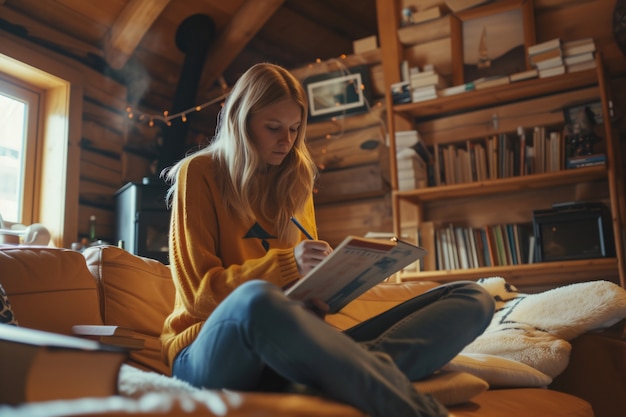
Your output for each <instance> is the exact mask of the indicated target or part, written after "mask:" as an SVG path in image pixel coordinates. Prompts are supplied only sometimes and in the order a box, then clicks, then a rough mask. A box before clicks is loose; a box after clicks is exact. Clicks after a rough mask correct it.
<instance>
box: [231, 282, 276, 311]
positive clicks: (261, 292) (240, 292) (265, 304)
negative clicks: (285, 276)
mask: <svg viewBox="0 0 626 417" xmlns="http://www.w3.org/2000/svg"><path fill="white" fill-rule="evenodd" d="M231 297H234V298H235V299H236V300H237V304H238V308H239V309H241V310H245V311H247V313H248V316H249V317H259V316H267V315H268V314H269V313H270V312H271V311H274V310H276V309H279V308H280V304H281V300H282V299H284V295H283V292H282V291H281V290H280V288H278V287H276V286H275V285H274V284H271V283H269V282H267V281H263V280H254V281H248V282H246V283H244V284H242V285H240V286H239V287H237V289H236V290H235V291H234V292H233V293H232V294H231Z"/></svg>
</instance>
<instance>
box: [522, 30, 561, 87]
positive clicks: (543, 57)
mask: <svg viewBox="0 0 626 417" xmlns="http://www.w3.org/2000/svg"><path fill="white" fill-rule="evenodd" d="M528 60H529V62H530V65H532V66H533V67H534V68H536V69H537V71H538V72H539V78H546V77H552V76H555V75H561V74H565V64H564V62H563V49H562V47H561V39H559V38H554V39H551V40H549V41H546V42H541V43H538V44H536V45H531V46H529V47H528Z"/></svg>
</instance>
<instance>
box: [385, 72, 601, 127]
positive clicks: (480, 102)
mask: <svg viewBox="0 0 626 417" xmlns="http://www.w3.org/2000/svg"><path fill="white" fill-rule="evenodd" d="M597 83H598V78H597V73H596V70H595V69H593V70H588V71H580V72H574V73H570V74H565V75H562V76H558V77H549V78H535V79H532V80H526V81H520V82H515V83H510V84H505V85H500V86H496V87H491V88H486V89H484V90H474V91H468V92H465V93H460V94H455V95H452V96H446V97H439V98H436V99H433V100H427V101H421V102H417V103H407V104H398V105H396V106H393V110H394V112H397V113H405V114H408V115H411V116H414V117H426V116H438V117H439V116H441V115H442V114H446V113H452V112H455V111H460V110H466V109H473V110H476V109H479V108H482V107H489V106H494V105H502V104H505V103H509V102H513V101H518V100H519V99H520V97H524V99H525V100H526V99H530V98H533V97H540V96H545V95H549V94H552V93H557V92H561V91H564V90H574V89H577V88H583V87H587V86H590V85H596V84H597Z"/></svg>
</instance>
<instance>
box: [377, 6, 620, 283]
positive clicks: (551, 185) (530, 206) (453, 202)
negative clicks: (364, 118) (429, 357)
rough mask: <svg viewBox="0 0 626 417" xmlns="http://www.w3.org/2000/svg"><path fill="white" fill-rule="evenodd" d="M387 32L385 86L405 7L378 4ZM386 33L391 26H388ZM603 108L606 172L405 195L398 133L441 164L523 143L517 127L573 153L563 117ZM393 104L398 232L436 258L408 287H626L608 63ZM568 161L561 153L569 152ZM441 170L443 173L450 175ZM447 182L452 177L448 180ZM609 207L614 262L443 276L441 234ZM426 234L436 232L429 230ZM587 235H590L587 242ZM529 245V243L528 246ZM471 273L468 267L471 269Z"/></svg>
mask: <svg viewBox="0 0 626 417" xmlns="http://www.w3.org/2000/svg"><path fill="white" fill-rule="evenodd" d="M377 5H378V6H379V8H380V9H381V10H379V30H380V38H381V51H382V59H383V65H384V72H385V83H386V84H387V85H389V86H390V85H391V84H393V83H394V82H398V81H399V80H398V78H399V73H398V71H397V69H396V67H397V64H396V63H398V64H399V62H401V61H402V59H404V56H403V50H402V47H401V46H400V45H401V44H400V42H399V40H398V38H397V35H396V32H397V29H398V28H397V27H395V26H394V24H393V16H394V14H395V13H397V12H398V10H397V7H398V5H397V2H384V1H382V0H379V1H378V2H377ZM390 21H391V22H392V23H388V22H390ZM383 25H384V26H385V27H382V26H383ZM594 101H595V102H600V103H601V108H602V118H603V120H602V128H601V131H602V134H601V136H602V143H601V144H599V145H598V146H599V147H600V150H601V151H602V152H604V153H605V154H606V164H604V165H597V166H589V167H583V168H575V169H565V165H564V157H563V156H561V157H560V158H559V159H560V167H559V168H558V169H557V170H556V171H553V172H540V173H532V172H531V173H523V174H518V175H514V176H507V177H504V178H503V177H499V178H496V179H485V180H475V179H473V180H470V181H464V182H461V183H449V182H448V183H446V182H445V181H442V182H437V183H435V184H433V183H431V184H429V186H427V187H422V188H418V189H414V190H403V191H398V187H397V184H398V182H397V178H394V175H395V171H396V161H395V152H394V149H395V142H394V137H395V132H396V131H401V130H410V129H416V130H417V131H418V132H420V135H421V137H422V138H423V140H424V142H425V144H426V145H427V146H428V147H429V148H430V149H432V151H433V154H434V155H436V154H437V152H438V150H439V149H441V148H445V147H447V146H455V147H458V148H459V149H463V148H466V147H467V146H468V144H469V143H470V142H476V141H478V142H480V141H485V140H486V138H488V137H490V136H492V135H500V134H507V135H511V136H515V135H516V129H517V127H518V126H523V127H524V128H525V130H526V133H527V134H532V133H531V132H532V130H533V128H534V127H544V128H545V129H546V131H554V132H558V133H559V134H560V135H561V141H562V142H563V143H562V146H563V147H564V146H565V143H564V138H565V136H566V133H565V130H564V128H565V124H566V123H565V118H564V114H563V109H565V108H570V107H571V106H576V105H580V104H581V103H589V102H594ZM386 102H387V105H388V108H390V109H391V111H390V112H389V114H388V118H387V122H388V130H389V136H390V141H389V142H390V152H389V154H390V162H389V165H390V171H391V172H390V173H391V183H392V209H393V222H394V232H395V233H396V234H398V235H404V236H409V237H414V238H415V239H416V240H418V241H419V243H420V245H422V246H424V247H426V249H428V250H429V252H430V253H431V254H432V255H431V259H430V260H427V261H425V262H424V263H423V265H422V269H421V270H420V271H404V272H403V273H402V275H401V279H403V280H407V281H410V280H427V281H437V282H450V281H456V280H462V279H471V280H475V279H479V278H483V277H490V276H502V277H504V278H505V279H507V280H508V281H509V282H510V283H512V284H514V285H516V286H517V287H518V288H524V289H537V290H538V289H540V288H541V289H548V288H554V287H557V286H562V285H566V284H568V283H574V282H581V281H588V280H600V279H602V280H610V281H613V282H616V283H619V284H621V285H622V286H626V277H625V276H624V274H625V272H624V269H625V261H624V243H623V241H622V236H623V219H621V218H620V214H619V213H620V209H619V208H620V206H622V205H623V204H624V201H621V200H620V199H622V198H623V197H621V196H620V194H619V193H618V189H617V187H618V180H617V178H616V175H617V170H616V166H615V164H617V163H619V162H618V161H620V160H621V159H620V156H619V144H618V142H617V140H616V139H614V137H617V136H616V132H615V131H614V128H613V126H612V120H611V116H610V114H611V112H610V97H609V92H608V88H607V82H606V79H605V72H604V68H603V62H602V57H601V54H599V53H598V54H596V68H595V69H591V70H585V71H580V72H575V73H566V74H564V75H559V76H553V77H549V78H536V79H530V80H525V81H519V82H515V83H510V84H506V85H502V86H495V87H492V88H486V89H482V90H474V91H468V92H464V93H461V94H458V95H454V96H447V97H439V98H436V99H432V100H427V101H421V102H416V103H406V104H397V105H393V103H392V99H391V97H390V94H388V97H387V100H386ZM560 152H561V153H562V152H563V151H562V150H561V151H560ZM440 170H441V167H438V169H437V172H441V171H440ZM444 176H445V175H444ZM580 201H584V202H594V203H596V202H601V203H603V204H604V205H605V206H606V207H607V208H608V210H609V211H610V213H611V214H610V216H609V217H610V219H608V221H609V223H610V229H611V231H612V235H613V236H612V237H611V242H610V243H611V244H612V245H613V246H614V247H615V254H614V255H613V254H611V255H610V256H607V257H597V258H588V259H573V260H563V261H551V262H536V261H533V262H532V263H526V262H524V263H518V264H506V265H495V266H479V267H477V266H473V267H469V268H442V267H441V265H440V264H438V259H437V258H436V256H435V255H436V254H437V252H438V247H437V243H436V242H435V240H434V238H433V236H434V235H435V233H433V228H434V229H435V230H437V229H442V228H446V227H449V226H450V225H453V226H458V227H466V228H477V229H481V228H486V227H489V226H494V225H504V224H520V225H522V224H524V225H528V224H532V220H533V211H534V210H545V209H549V208H551V207H552V206H553V205H554V204H559V203H564V202H580ZM426 225H429V226H428V227H426ZM584 238H585V236H581V239H584ZM529 245H530V243H529ZM465 266H467V265H465Z"/></svg>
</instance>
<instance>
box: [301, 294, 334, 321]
mask: <svg viewBox="0 0 626 417" xmlns="http://www.w3.org/2000/svg"><path fill="white" fill-rule="evenodd" d="M304 306H305V307H306V309H307V310H309V311H310V312H311V313H313V314H315V315H316V316H317V317H319V318H320V319H322V320H324V318H325V317H326V314H328V310H329V309H330V307H329V306H328V304H326V303H325V302H324V300H320V299H319V298H312V299H310V300H307V301H306V302H305V303H304Z"/></svg>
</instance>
